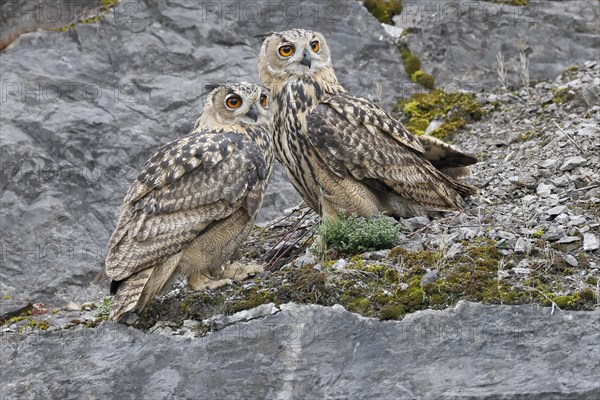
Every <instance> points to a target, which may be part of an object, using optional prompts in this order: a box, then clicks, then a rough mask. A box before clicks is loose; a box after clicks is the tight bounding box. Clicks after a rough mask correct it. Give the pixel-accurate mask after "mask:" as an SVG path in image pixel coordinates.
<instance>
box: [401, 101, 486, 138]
mask: <svg viewBox="0 0 600 400" xmlns="http://www.w3.org/2000/svg"><path fill="white" fill-rule="evenodd" d="M395 109H396V110H401V111H402V113H403V114H404V117H405V120H404V121H403V122H404V123H405V125H406V127H407V128H408V130H409V131H411V132H412V133H414V134H416V135H422V134H423V133H425V130H426V129H427V127H428V126H429V124H430V123H431V121H433V120H434V119H436V118H438V117H441V118H443V119H444V123H443V124H442V125H441V126H440V127H438V128H437V129H435V130H434V131H432V132H431V133H430V135H432V136H435V137H438V138H442V139H443V138H445V137H446V135H448V134H449V133H452V132H454V131H455V130H457V129H459V128H461V127H463V126H465V125H466V124H467V123H469V122H471V121H477V120H480V119H481V118H482V117H483V115H485V113H486V112H485V110H483V109H482V108H481V106H480V105H479V102H478V101H477V98H476V97H475V95H473V94H470V93H458V92H457V93H446V92H443V91H441V90H432V91H431V92H429V93H415V94H413V95H412V96H411V97H410V98H408V99H407V100H404V101H401V102H399V103H398V104H397V105H396V107H395Z"/></svg>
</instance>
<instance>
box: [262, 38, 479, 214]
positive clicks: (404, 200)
mask: <svg viewBox="0 0 600 400" xmlns="http://www.w3.org/2000/svg"><path fill="white" fill-rule="evenodd" d="M258 70H259V74H260V79H261V81H262V83H263V84H264V85H265V86H267V87H268V88H269V89H270V93H271V97H272V104H273V107H272V108H273V115H274V126H273V139H274V146H275V155H276V157H277V158H278V160H279V161H280V162H281V163H282V164H283V165H284V166H285V168H286V169H287V173H288V177H289V178H290V180H291V182H292V184H293V185H294V186H295V187H296V189H297V190H298V192H300V194H301V196H302V197H303V198H304V200H305V201H306V203H308V205H309V206H311V207H312V208H313V209H314V210H315V211H316V212H318V213H319V214H320V215H321V216H323V217H324V218H335V217H336V215H337V214H338V213H341V214H351V213H354V214H357V215H361V216H364V217H371V216H373V215H375V214H377V213H379V212H384V213H386V214H388V215H392V216H395V217H408V216H415V215H424V214H430V213H433V212H437V211H450V210H457V209H459V208H461V206H462V204H463V198H464V197H467V196H469V195H471V194H473V193H475V192H476V190H475V188H473V187H470V186H467V185H465V184H463V183H461V182H459V181H457V180H456V179H455V178H457V177H460V176H463V175H466V174H468V168H467V166H468V165H471V164H474V163H475V162H477V160H476V159H475V158H474V157H472V156H469V155H466V154H464V153H462V152H461V151H460V150H458V149H457V148H455V147H453V146H450V145H448V144H445V143H444V142H442V141H440V140H438V139H435V138H433V137H430V136H420V137H417V136H415V135H413V134H411V133H410V132H408V131H407V130H406V128H404V126H402V124H401V123H400V122H398V121H397V120H395V119H394V118H392V117H391V116H390V115H388V114H387V113H386V112H385V111H384V110H383V109H381V108H380V107H378V106H377V105H375V104H373V103H372V102H370V101H369V100H366V99H364V98H361V97H357V96H354V95H351V94H349V93H348V92H347V91H346V90H345V89H344V88H343V87H342V86H341V85H340V84H339V83H338V80H337V78H336V76H335V73H334V70H333V66H332V62H331V53H330V51H329V48H328V47H327V43H326V42H325V38H324V37H323V36H322V35H321V34H319V33H317V32H310V31H306V30H303V29H294V30H290V31H286V32H280V33H273V34H269V36H267V37H266V39H265V41H264V43H263V45H262V49H261V52H260V56H259V58H258Z"/></svg>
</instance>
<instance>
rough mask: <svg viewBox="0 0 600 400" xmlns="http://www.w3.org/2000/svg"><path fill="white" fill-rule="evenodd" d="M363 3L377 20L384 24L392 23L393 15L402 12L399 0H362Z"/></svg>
mask: <svg viewBox="0 0 600 400" xmlns="http://www.w3.org/2000/svg"><path fill="white" fill-rule="evenodd" d="M364 5H365V7H367V10H369V12H370V13H371V14H372V15H373V16H374V17H375V18H377V20H378V21H379V22H383V23H385V24H390V23H392V18H393V17H394V15H398V14H400V13H401V12H402V1H401V0H364Z"/></svg>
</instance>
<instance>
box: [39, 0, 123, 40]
mask: <svg viewBox="0 0 600 400" xmlns="http://www.w3.org/2000/svg"><path fill="white" fill-rule="evenodd" d="M118 3H119V0H102V4H101V6H100V7H98V8H97V9H96V15H94V16H92V17H87V18H81V19H79V20H77V21H75V22H71V23H70V24H68V25H65V26H61V27H59V28H51V29H50V30H52V31H57V32H66V31H68V30H69V29H73V28H75V27H76V26H77V25H79V24H92V23H94V22H98V21H100V20H101V19H102V18H104V16H105V15H106V13H108V12H109V11H110V10H111V9H112V8H114V7H115V6H116V5H117V4H118Z"/></svg>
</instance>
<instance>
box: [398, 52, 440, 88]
mask: <svg viewBox="0 0 600 400" xmlns="http://www.w3.org/2000/svg"><path fill="white" fill-rule="evenodd" d="M398 47H399V49H400V55H401V56H402V61H403V63H404V72H406V74H407V75H408V76H410V79H411V80H412V81H413V82H414V83H418V84H419V85H421V86H423V87H424V88H425V89H433V88H434V86H435V79H434V77H433V75H430V74H427V73H425V72H424V71H422V70H421V60H420V59H419V57H417V56H416V55H414V54H413V53H411V51H410V49H409V48H408V46H406V45H405V44H403V43H400V44H399V45H398Z"/></svg>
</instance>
